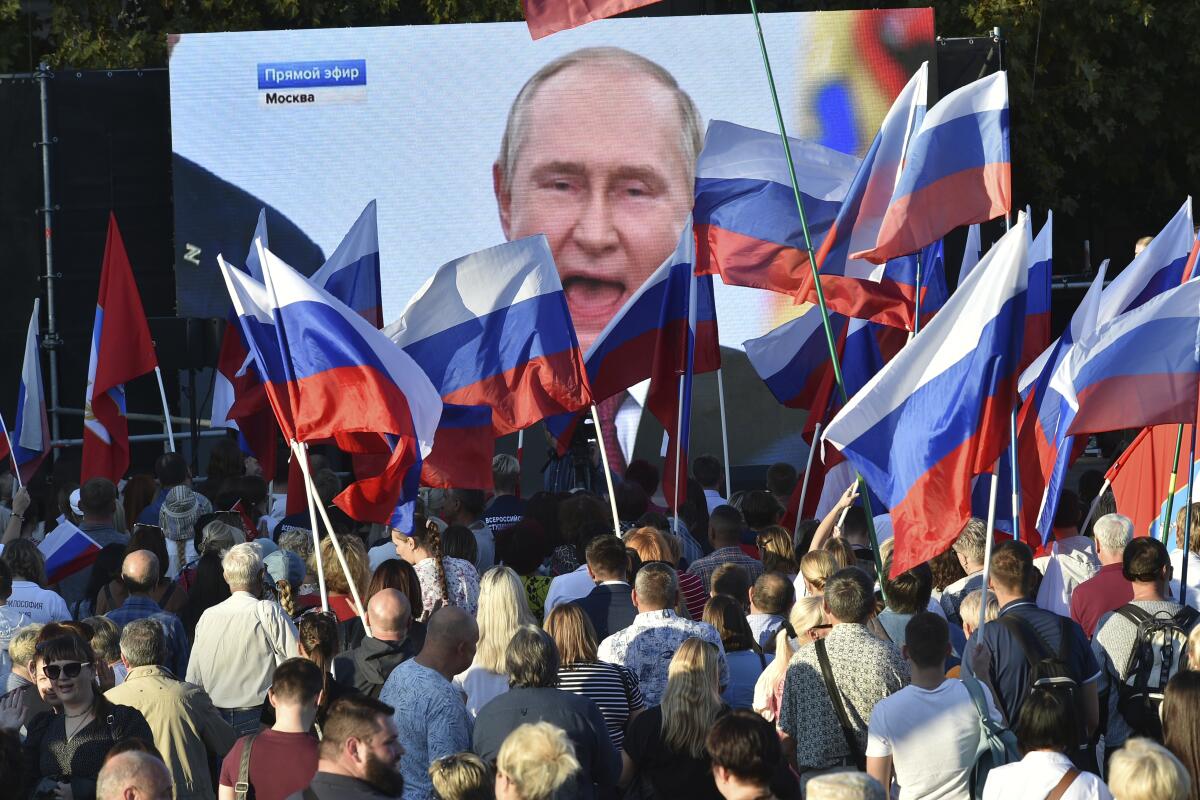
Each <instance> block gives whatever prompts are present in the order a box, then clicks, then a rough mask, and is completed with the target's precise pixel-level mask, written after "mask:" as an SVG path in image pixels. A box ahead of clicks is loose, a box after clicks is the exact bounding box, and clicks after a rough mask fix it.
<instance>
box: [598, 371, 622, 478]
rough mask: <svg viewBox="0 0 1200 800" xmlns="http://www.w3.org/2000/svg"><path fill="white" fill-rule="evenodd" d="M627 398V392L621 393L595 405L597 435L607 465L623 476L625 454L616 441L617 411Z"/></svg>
mask: <svg viewBox="0 0 1200 800" xmlns="http://www.w3.org/2000/svg"><path fill="white" fill-rule="evenodd" d="M628 396H629V393H628V392H624V391H621V392H617V393H616V394H615V395H613V396H612V397H610V398H608V399H607V400H601V401H600V402H599V403H597V404H596V415H597V416H598V417H600V433H599V435H600V437H601V441H603V442H604V451H605V452H606V453H608V465H609V467H611V468H612V471H613V472H614V473H616V474H617V475H624V474H625V454H624V453H622V452H621V443H620V442H619V441H618V440H617V411H619V410H620V408H621V404H622V403H624V402H625V398H626V397H628Z"/></svg>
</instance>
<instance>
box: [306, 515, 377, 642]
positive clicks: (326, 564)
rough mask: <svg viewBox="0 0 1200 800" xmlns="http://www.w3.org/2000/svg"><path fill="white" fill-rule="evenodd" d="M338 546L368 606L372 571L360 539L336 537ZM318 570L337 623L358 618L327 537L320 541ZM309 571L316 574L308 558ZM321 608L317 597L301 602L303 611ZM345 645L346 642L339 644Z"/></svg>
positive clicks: (355, 586) (309, 597)
mask: <svg viewBox="0 0 1200 800" xmlns="http://www.w3.org/2000/svg"><path fill="white" fill-rule="evenodd" d="M338 544H340V545H341V546H342V554H343V555H345V556H346V566H348V567H349V568H350V578H351V579H352V580H353V581H354V588H355V589H357V590H358V596H359V597H360V598H362V601H363V604H364V605H365V604H366V602H367V586H368V585H369V584H370V583H371V568H370V566H369V564H368V561H367V548H366V547H365V546H364V545H363V543H362V539H360V538H358V537H357V536H339V537H338ZM321 567H322V569H323V571H324V572H325V589H326V591H328V592H329V610H330V611H331V612H333V614H334V616H336V617H337V621H338V622H339V623H343V622H348V621H350V620H352V619H354V618H355V617H357V616H358V612H357V611H355V610H354V599H353V596H352V595H351V593H350V581H349V580H347V579H346V573H345V572H344V571H343V570H342V565H341V563H339V562H338V557H337V552H336V551H335V550H334V549H333V540H332V539H330V538H329V537H328V536H326V537H325V538H324V539H322V540H321ZM308 568H309V569H310V570H312V573H313V574H314V575H315V574H317V561H316V557H315V556H313V555H310V556H309V561H308ZM320 604H321V596H320V594H315V595H311V594H309V595H304V596H303V597H301V598H300V602H299V604H298V605H300V606H301V607H302V608H312V607H315V606H319V605H320ZM342 644H343V645H345V642H344V641H343V642H342Z"/></svg>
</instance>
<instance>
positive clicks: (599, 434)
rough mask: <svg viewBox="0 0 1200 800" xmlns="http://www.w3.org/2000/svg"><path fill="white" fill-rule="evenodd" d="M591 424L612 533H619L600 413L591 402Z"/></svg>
mask: <svg viewBox="0 0 1200 800" xmlns="http://www.w3.org/2000/svg"><path fill="white" fill-rule="evenodd" d="M592 424H593V425H595V426H596V444H597V445H598V446H599V447H600V463H601V464H602V465H603V466H604V482H605V483H606V484H607V485H608V505H609V507H610V508H611V509H612V517H613V533H614V534H615V535H617V536H620V535H621V517H620V515H619V514H617V493H616V491H614V490H613V482H612V470H611V469H609V467H608V450H606V449H605V448H604V434H603V429H602V428H601V427H600V413H599V412H598V411H596V404H595V403H592Z"/></svg>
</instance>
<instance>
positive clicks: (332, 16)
mask: <svg viewBox="0 0 1200 800" xmlns="http://www.w3.org/2000/svg"><path fill="white" fill-rule="evenodd" d="M894 2H895V3H896V4H897V5H909V6H922V5H933V6H934V9H935V12H936V19H937V31H938V33H939V35H942V36H971V35H979V34H983V33H986V32H988V31H990V30H991V29H992V28H993V27H995V26H999V27H1000V28H1001V29H1002V30H1003V32H1004V35H1005V36H1006V38H1007V42H1008V46H1007V52H1006V60H1007V61H1008V65H1007V66H1008V67H1009V69H1010V74H1009V82H1010V88H1011V93H1012V106H1013V155H1014V163H1015V170H1016V174H1015V191H1016V195H1017V201H1018V203H1020V204H1024V203H1031V204H1033V205H1034V206H1035V207H1036V208H1038V209H1046V208H1054V209H1055V210H1056V211H1059V212H1061V214H1062V217H1060V223H1059V225H1060V226H1065V228H1062V227H1060V229H1059V233H1060V235H1059V237H1058V238H1060V240H1061V239H1062V238H1063V236H1066V237H1067V240H1068V241H1069V240H1073V241H1075V242H1078V241H1079V240H1081V239H1083V238H1089V239H1091V240H1092V243H1093V252H1094V253H1097V254H1098V255H1104V254H1105V253H1108V254H1112V255H1114V256H1119V258H1118V261H1122V259H1123V258H1124V257H1125V256H1126V255H1127V253H1128V248H1129V246H1130V242H1131V241H1132V239H1133V238H1136V237H1137V236H1139V235H1141V234H1143V233H1152V232H1154V231H1155V230H1157V229H1158V227H1160V226H1161V224H1162V223H1163V222H1165V220H1166V219H1167V218H1168V217H1169V216H1170V214H1171V213H1172V212H1173V211H1174V209H1175V208H1176V207H1177V206H1178V204H1179V203H1180V202H1181V201H1182V199H1183V197H1184V196H1185V195H1186V194H1188V192H1189V190H1190V188H1191V187H1192V186H1194V185H1195V184H1196V179H1197V177H1198V175H1200V149H1198V148H1196V147H1194V146H1193V145H1192V139H1193V138H1194V134H1195V131H1196V130H1197V123H1200V106H1198V105H1197V104H1196V103H1195V102H1194V101H1193V97H1192V94H1191V89H1190V85H1191V82H1192V80H1194V78H1195V76H1196V75H1197V66H1198V62H1200V48H1196V47H1195V46H1194V43H1193V42H1192V41H1191V33H1192V32H1193V31H1195V30H1197V25H1198V24H1200V2H1196V1H1195V0H1170V2H1168V1H1167V0H1158V2H1151V0H1069V2H1062V1H1061V0H1060V1H1059V2H1053V1H1052V0H925V1H924V2H922V0H894ZM870 5H873V4H871V3H864V2H850V1H849V0H760V3H759V7H760V9H761V10H763V11H782V10H835V9H847V8H865V7H869V6H870ZM47 10H48V15H47ZM746 10H747V2H746V0H664V1H663V2H662V3H660V4H658V5H657V6H651V7H649V8H648V9H646V12H645V13H651V14H661V13H739V12H745V11H746ZM520 18H521V7H520V0H54V2H52V3H45V4H37V3H31V2H29V0H26V2H25V3H22V2H21V0H0V71H16V70H29V69H32V68H33V67H34V66H35V65H36V64H37V63H38V61H39V60H41V59H43V58H44V59H46V60H47V61H48V62H49V63H50V64H51V66H52V67H64V66H70V67H74V68H83V69H88V68H90V69H100V68H119V67H152V66H164V65H165V64H166V60H167V50H168V43H167V34H168V33H175V32H205V31H231V30H271V29H283V28H317V27H353V26H370V25H414V24H437V23H451V22H488V21H500V20H517V19H520ZM1074 247H1075V245H1072V248H1074ZM1075 252H1078V250H1075Z"/></svg>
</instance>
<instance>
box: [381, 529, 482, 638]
mask: <svg viewBox="0 0 1200 800" xmlns="http://www.w3.org/2000/svg"><path fill="white" fill-rule="evenodd" d="M392 543H393V544H395V545H396V555H398V556H399V557H400V558H402V559H404V560H405V561H407V562H408V563H409V564H412V565H413V569H415V570H416V572H417V578H418V579H419V580H420V581H421V606H422V609H421V612H420V614H419V615H418V614H417V611H416V609H413V614H414V616H419V618H420V621H422V622H424V621H425V620H427V619H428V618H429V615H430V614H432V613H433V612H434V611H436V610H437V609H438V608H441V607H442V606H445V605H450V606H458V607H459V608H461V609H463V610H464V611H466V612H467V613H469V614H470V615H471V616H475V613H476V612H477V611H478V610H479V573H478V572H476V571H475V565H474V564H472V563H471V562H469V561H463V560H462V559H461V558H451V557H450V556H447V555H444V554H443V553H442V536H441V532H440V531H439V530H438V528H437V525H435V524H434V523H432V522H429V521H427V520H426V519H425V518H424V517H422V516H421V515H416V516H415V517H414V519H413V530H412V533H409V534H405V533H401V532H400V531H398V530H396V529H395V528H393V529H392Z"/></svg>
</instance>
